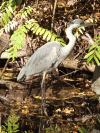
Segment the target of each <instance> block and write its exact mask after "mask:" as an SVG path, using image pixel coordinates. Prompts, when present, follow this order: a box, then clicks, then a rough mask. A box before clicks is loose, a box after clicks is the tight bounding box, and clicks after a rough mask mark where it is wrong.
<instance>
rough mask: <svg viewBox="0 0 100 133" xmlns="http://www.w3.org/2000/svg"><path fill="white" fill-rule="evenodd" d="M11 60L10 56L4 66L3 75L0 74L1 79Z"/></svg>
mask: <svg viewBox="0 0 100 133" xmlns="http://www.w3.org/2000/svg"><path fill="white" fill-rule="evenodd" d="M9 60H10V58H9V59H8V60H7V61H6V64H5V66H4V68H3V70H2V73H1V75H0V79H1V77H2V75H3V73H4V72H5V70H6V67H7V65H8V62H9Z"/></svg>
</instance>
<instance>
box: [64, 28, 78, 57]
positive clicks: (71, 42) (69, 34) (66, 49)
mask: <svg viewBox="0 0 100 133" xmlns="http://www.w3.org/2000/svg"><path fill="white" fill-rule="evenodd" d="M72 31H73V27H72V26H71V27H68V28H67V31H66V35H67V37H68V39H69V43H68V44H67V45H66V46H65V47H63V48H62V50H63V54H65V55H66V56H68V55H69V54H70V52H71V51H72V50H73V48H74V45H75V42H76V36H75V35H73V33H72Z"/></svg>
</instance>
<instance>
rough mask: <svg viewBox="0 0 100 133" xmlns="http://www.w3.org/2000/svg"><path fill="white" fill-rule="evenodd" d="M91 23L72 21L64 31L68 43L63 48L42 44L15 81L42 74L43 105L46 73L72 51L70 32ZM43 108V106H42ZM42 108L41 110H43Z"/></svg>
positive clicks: (73, 43) (53, 68)
mask: <svg viewBox="0 0 100 133" xmlns="http://www.w3.org/2000/svg"><path fill="white" fill-rule="evenodd" d="M90 24H92V23H89V22H84V21H83V20H81V19H75V20H73V21H72V22H71V23H70V24H69V26H68V28H67V31H66V35H67V37H68V39H69V43H68V44H67V45H66V46H65V47H63V46H62V45H61V43H60V42H57V41H52V42H48V43H46V44H44V45H43V46H41V47H40V48H38V49H37V50H36V51H35V53H34V54H33V55H32V56H31V57H30V58H29V59H28V61H27V63H26V64H25V66H24V67H23V68H22V70H21V71H20V73H19V75H18V77H17V81H19V80H24V79H28V78H29V77H30V76H32V75H34V76H38V75H41V74H43V79H42V83H41V88H42V104H43V95H44V97H45V94H43V93H45V92H44V90H43V88H44V87H43V83H44V81H45V76H46V73H49V72H51V71H53V70H55V69H56V68H57V67H58V65H59V64H60V63H61V62H62V61H64V60H65V58H66V57H67V56H68V55H69V54H70V52H71V51H72V50H73V48H74V45H75V42H76V36H75V35H73V33H72V30H73V29H74V28H77V27H80V26H87V25H90ZM42 107H43V108H44V106H42ZM43 108H42V109H43Z"/></svg>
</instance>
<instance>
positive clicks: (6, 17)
mask: <svg viewBox="0 0 100 133" xmlns="http://www.w3.org/2000/svg"><path fill="white" fill-rule="evenodd" d="M4 17H5V19H6V21H7V23H8V22H9V18H8V16H7V14H6V13H5V12H4Z"/></svg>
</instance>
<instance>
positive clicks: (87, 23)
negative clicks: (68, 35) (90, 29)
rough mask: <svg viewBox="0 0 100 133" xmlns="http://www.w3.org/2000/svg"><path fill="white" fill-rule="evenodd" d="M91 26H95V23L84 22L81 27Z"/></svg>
mask: <svg viewBox="0 0 100 133" xmlns="http://www.w3.org/2000/svg"><path fill="white" fill-rule="evenodd" d="M91 25H97V24H96V23H92V22H84V24H83V26H91Z"/></svg>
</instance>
